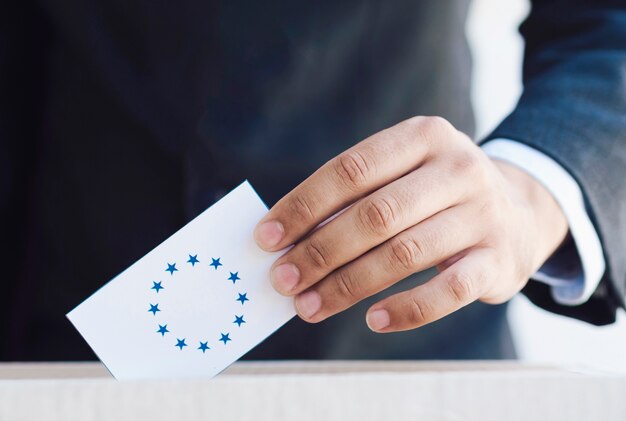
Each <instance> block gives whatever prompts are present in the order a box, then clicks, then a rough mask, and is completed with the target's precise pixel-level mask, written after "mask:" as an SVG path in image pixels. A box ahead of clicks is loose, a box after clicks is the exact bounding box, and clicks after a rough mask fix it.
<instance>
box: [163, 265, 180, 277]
mask: <svg viewBox="0 0 626 421" xmlns="http://www.w3.org/2000/svg"><path fill="white" fill-rule="evenodd" d="M165 271H166V272H169V273H170V275H173V274H174V272H178V269H176V263H174V264H172V265H170V264H169V263H168V264H167V269H165Z"/></svg>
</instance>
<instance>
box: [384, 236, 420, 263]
mask: <svg viewBox="0 0 626 421" xmlns="http://www.w3.org/2000/svg"><path fill="white" fill-rule="evenodd" d="M389 250H390V252H391V253H390V257H389V260H390V263H391V268H392V269H394V270H396V271H397V270H398V269H400V271H402V272H408V271H413V270H414V269H415V268H416V267H417V266H418V265H419V263H420V262H421V261H422V260H423V258H424V248H423V247H422V245H421V244H420V243H419V242H418V241H417V240H415V239H414V238H410V237H397V238H394V239H393V240H391V242H390V244H389Z"/></svg>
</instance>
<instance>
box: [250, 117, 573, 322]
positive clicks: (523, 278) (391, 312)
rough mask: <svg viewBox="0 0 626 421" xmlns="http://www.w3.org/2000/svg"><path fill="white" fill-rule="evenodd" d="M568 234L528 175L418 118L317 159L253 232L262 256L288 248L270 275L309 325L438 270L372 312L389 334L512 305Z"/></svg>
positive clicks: (436, 121) (440, 123) (439, 123)
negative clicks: (470, 307) (478, 307)
mask: <svg viewBox="0 0 626 421" xmlns="http://www.w3.org/2000/svg"><path fill="white" fill-rule="evenodd" d="M346 207H347V209H345V208H346ZM344 209H345V210H344ZM342 210H344V211H343V212H340V211H342ZM338 212H340V213H339V214H338V215H335V214H337V213H338ZM333 215H335V217H334V218H332V219H330V218H331V217H332V216H333ZM328 219H330V221H327V220H328ZM325 221H326V223H325V224H322V223H324V222H325ZM320 224H322V225H321V226H320ZM567 232H568V226H567V221H566V219H565V216H564V215H563V212H562V210H561V209H560V207H559V206H558V204H557V203H556V202H555V200H554V198H553V197H552V195H551V194H550V193H549V192H548V191H547V190H546V189H545V188H544V187H543V186H542V185H541V184H539V182H537V181H536V180H535V179H534V178H533V177H532V176H530V175H528V174H527V173H525V172H524V171H522V170H521V169H519V168H517V167H515V166H513V165H510V164H507V163H505V162H502V161H497V160H491V159H490V158H488V157H487V156H486V155H485V154H484V153H483V152H482V150H481V149H480V148H479V147H477V146H476V145H475V144H474V143H473V142H472V141H471V140H470V139H469V138H468V137H467V136H466V135H464V134H463V133H461V132H459V131H458V130H456V129H455V128H454V127H453V126H452V125H451V124H450V123H448V122H447V121H446V120H444V119H442V118H439V117H414V118H412V119H409V120H406V121H403V122H401V123H399V124H397V125H395V126H393V127H391V128H389V129H386V130H383V131H381V132H379V133H376V134H374V135H373V136H371V137H369V138H367V139H365V140H364V141H362V142H360V143H358V144H357V145H355V146H353V147H352V148H350V149H348V150H347V151H345V152H343V153H342V154H340V155H338V156H337V157H335V158H333V159H331V160H330V161H329V162H327V163H326V164H324V165H323V166H322V167H321V168H320V169H318V170H317V171H316V172H315V173H313V174H312V175H311V176H310V177H309V178H308V179H306V180H305V181H304V182H302V183H301V184H300V185H299V186H297V187H296V188H295V189H294V190H292V191H291V192H290V193H288V194H287V195H286V196H284V197H283V198H282V199H281V200H280V201H279V202H278V203H276V205H275V206H274V207H273V208H272V209H271V210H270V211H269V213H268V214H267V215H266V216H265V217H264V218H263V219H262V220H261V221H260V222H259V224H258V225H257V227H256V229H255V232H254V236H255V239H256V241H257V243H258V244H259V246H260V247H261V248H263V249H264V250H267V251H277V250H281V249H284V248H285V247H288V246H290V245H293V248H291V249H290V250H289V251H288V252H287V253H285V254H284V255H282V256H281V257H280V258H278V259H277V261H276V262H275V263H274V265H273V266H272V269H271V271H270V278H271V282H272V285H273V286H274V288H275V289H276V290H277V291H278V292H279V293H280V294H283V295H286V296H294V297H295V307H296V311H297V312H298V315H299V316H300V317H301V318H302V319H303V320H305V321H307V322H311V323H317V322H320V321H322V320H324V319H326V318H328V317H330V316H332V315H334V314H337V313H339V312H341V311H343V310H346V309H347V308H349V307H350V306H352V305H354V304H355V303H357V302H358V301H360V300H362V299H364V298H366V297H369V296H371V295H373V294H376V293H377V292H379V291H382V290H384V289H386V288H388V287H389V286H391V285H393V284H395V283H396V282H398V281H400V280H402V279H404V278H405V277H407V276H409V275H411V274H413V273H416V272H419V271H422V270H425V269H427V268H430V267H433V266H436V267H437V269H438V270H439V273H438V274H437V275H436V276H435V277H433V278H432V279H431V280H429V281H428V282H426V283H425V284H423V285H420V286H418V287H416V288H414V289H411V290H408V291H404V292H401V293H398V294H395V295H392V296H390V297H388V298H385V299H384V300H382V301H379V302H377V303H376V304H374V305H373V306H372V307H370V308H369V310H368V311H367V315H366V322H367V324H368V326H369V327H370V329H372V330H373V331H376V332H395V331H401V330H409V329H414V328H417V327H420V326H423V325H425V324H427V323H430V322H433V321H435V320H437V319H440V318H442V317H444V316H446V315H448V314H450V313H452V312H454V311H456V310H458V309H460V308H461V307H463V306H465V305H467V304H470V303H471V302H473V301H475V300H480V301H482V302H486V303H492V304H496V303H502V302H505V301H507V300H508V299H510V298H511V297H512V296H513V295H515V294H516V293H517V292H519V291H520V290H521V289H522V288H523V287H524V285H525V284H526V282H528V279H529V277H530V276H531V275H532V274H533V273H535V272H536V271H537V269H538V268H539V267H540V266H541V265H542V264H543V263H544V262H545V261H546V260H547V259H548V258H549V257H550V256H551V255H552V254H553V253H554V252H555V251H556V250H557V249H558V247H559V246H560V245H561V243H563V241H564V239H565V238H566V235H567Z"/></svg>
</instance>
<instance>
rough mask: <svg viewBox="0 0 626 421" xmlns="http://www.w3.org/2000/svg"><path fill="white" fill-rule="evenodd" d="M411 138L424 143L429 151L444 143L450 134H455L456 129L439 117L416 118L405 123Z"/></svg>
mask: <svg viewBox="0 0 626 421" xmlns="http://www.w3.org/2000/svg"><path fill="white" fill-rule="evenodd" d="M404 123H405V126H406V127H407V130H408V132H410V133H411V137H412V138H414V139H416V140H417V139H419V140H420V141H421V142H425V143H426V145H427V146H428V148H429V149H431V148H433V147H435V146H436V145H437V144H439V143H441V142H444V141H445V140H446V139H447V138H448V137H449V136H450V133H456V129H455V128H454V127H453V126H452V124H450V123H449V122H448V120H446V119H445V118H443V117H439V116H416V117H412V118H410V119H408V120H406V121H405V122H404Z"/></svg>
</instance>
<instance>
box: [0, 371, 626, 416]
mask: <svg viewBox="0 0 626 421" xmlns="http://www.w3.org/2000/svg"><path fill="white" fill-rule="evenodd" d="M0 420H2V421H5V420H6V421H9V420H10V421H20V420H49V421H53V420H63V421H72V420H80V421H91V420H115V421H123V420H133V421H136V420H151V421H157V420H176V421H180V420H220V421H221V420H271V421H280V420H298V421H300V420H301V421H306V420H315V421H321V420H342V421H349V420H476V421H479V420H480V421H487V420H498V421H501V420H509V421H510V420H568V421H572V420H585V421H588V420H626V376H614V375H606V374H600V373H589V372H580V371H578V372H576V371H571V370H564V369H558V368H554V367H542V366H529V365H522V364H519V363H512V362H311V363H304V362H283V363H276V362H271V363H237V364H235V365H233V366H232V367H230V368H229V369H228V370H227V371H226V372H224V373H223V374H221V375H219V376H218V377H216V378H214V379H212V380H193V381H189V380H185V381H180V380H176V381H173V380H168V381H137V382H119V381H116V380H115V379H113V378H111V376H110V375H109V374H108V372H107V371H106V369H105V368H104V367H103V366H102V365H100V364H96V363H75V364H47V363H39V364H0Z"/></svg>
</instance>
